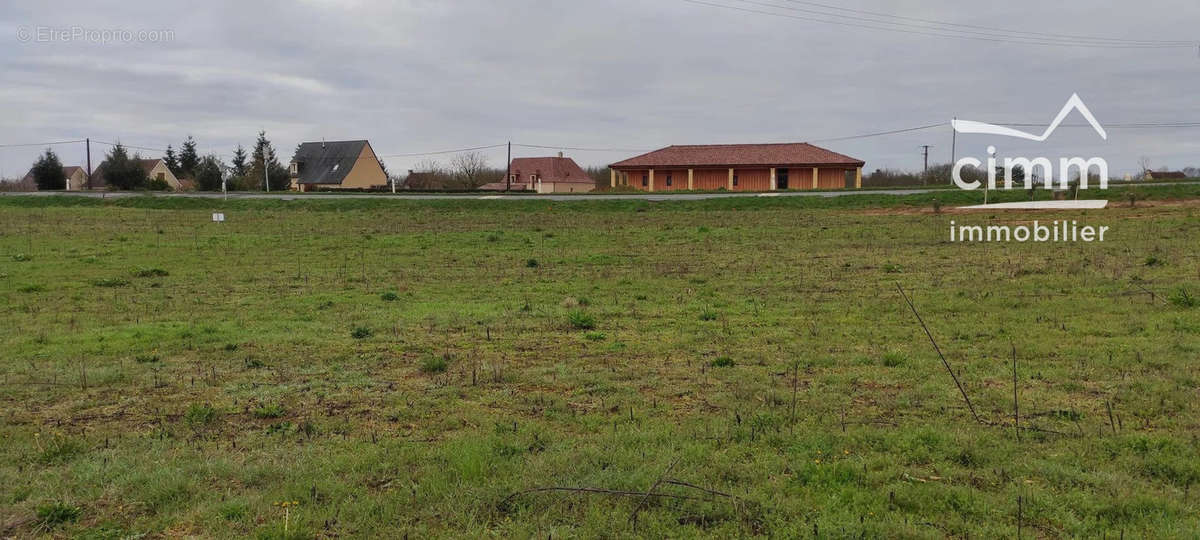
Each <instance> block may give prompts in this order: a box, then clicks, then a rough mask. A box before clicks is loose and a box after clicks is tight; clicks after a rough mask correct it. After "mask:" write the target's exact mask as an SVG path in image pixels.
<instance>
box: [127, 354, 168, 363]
mask: <svg viewBox="0 0 1200 540" xmlns="http://www.w3.org/2000/svg"><path fill="white" fill-rule="evenodd" d="M159 360H161V359H160V358H159V357H158V355H157V354H139V355H137V356H134V357H133V361H134V362H137V363H139V364H157V363H158V361H159Z"/></svg>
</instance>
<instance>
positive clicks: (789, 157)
mask: <svg viewBox="0 0 1200 540" xmlns="http://www.w3.org/2000/svg"><path fill="white" fill-rule="evenodd" d="M863 165H864V163H863V161H862V160H860V159H855V158H852V157H850V156H845V155H842V154H839V153H837V152H833V151H831V150H826V149H824V148H821V147H818V146H813V145H811V144H808V143H784V144H710V145H681V146H668V147H666V148H663V149H660V150H655V151H653V152H650V153H647V154H642V155H640V156H636V157H632V158H629V159H627V160H625V161H618V162H617V163H613V164H612V165H611V166H610V169H611V174H610V179H609V180H610V183H611V185H612V187H617V186H624V187H630V188H633V189H640V190H643V191H674V190H721V189H724V190H729V191H774V190H777V189H780V190H782V189H843V188H861V187H862V168H863Z"/></svg>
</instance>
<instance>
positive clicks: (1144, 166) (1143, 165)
mask: <svg viewBox="0 0 1200 540" xmlns="http://www.w3.org/2000/svg"><path fill="white" fill-rule="evenodd" d="M1138 168H1140V169H1141V174H1139V175H1138V176H1140V177H1143V178H1144V177H1145V176H1146V173H1148V172H1150V158H1148V157H1146V156H1142V157H1141V158H1139V159H1138Z"/></svg>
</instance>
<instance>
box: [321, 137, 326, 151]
mask: <svg viewBox="0 0 1200 540" xmlns="http://www.w3.org/2000/svg"><path fill="white" fill-rule="evenodd" d="M324 149H325V137H321V150H324Z"/></svg>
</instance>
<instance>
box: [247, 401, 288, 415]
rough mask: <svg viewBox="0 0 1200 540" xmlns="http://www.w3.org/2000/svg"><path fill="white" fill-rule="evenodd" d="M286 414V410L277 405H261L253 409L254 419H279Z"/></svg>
mask: <svg viewBox="0 0 1200 540" xmlns="http://www.w3.org/2000/svg"><path fill="white" fill-rule="evenodd" d="M286 413H287V410H286V409H284V408H283V405H280V404H278V403H271V404H263V405H259V406H258V408H257V409H254V417H255V418H281V417H282V416H283V415H284V414H286Z"/></svg>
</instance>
